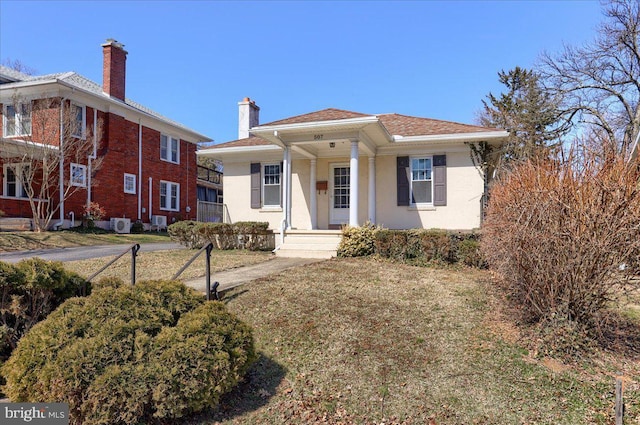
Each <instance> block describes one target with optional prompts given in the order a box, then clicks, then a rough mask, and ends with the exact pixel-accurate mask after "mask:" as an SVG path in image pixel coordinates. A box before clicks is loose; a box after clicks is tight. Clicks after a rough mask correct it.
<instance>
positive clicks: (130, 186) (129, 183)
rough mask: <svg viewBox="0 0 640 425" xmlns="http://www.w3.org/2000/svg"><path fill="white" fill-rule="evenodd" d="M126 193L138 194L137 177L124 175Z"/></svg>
mask: <svg viewBox="0 0 640 425" xmlns="http://www.w3.org/2000/svg"><path fill="white" fill-rule="evenodd" d="M124 193H130V194H132V195H135V194H136V175H135V174H129V173H124Z"/></svg>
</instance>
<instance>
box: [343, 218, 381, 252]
mask: <svg viewBox="0 0 640 425" xmlns="http://www.w3.org/2000/svg"><path fill="white" fill-rule="evenodd" d="M379 230H380V228H379V227H378V226H376V225H374V224H371V223H369V222H367V223H365V224H364V225H363V226H361V227H352V226H343V227H342V238H341V239H340V244H339V245H338V257H362V256H366V255H372V254H373V253H374V252H375V240H376V233H377V232H378V231H379Z"/></svg>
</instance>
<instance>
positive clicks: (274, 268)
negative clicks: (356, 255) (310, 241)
mask: <svg viewBox="0 0 640 425" xmlns="http://www.w3.org/2000/svg"><path fill="white" fill-rule="evenodd" d="M319 261H325V260H324V259H321V258H320V259H319V258H284V257H274V258H273V259H272V260H269V261H266V262H264V263H259V264H254V265H251V266H244V267H238V268H236V269H231V270H225V271H222V272H217V273H212V274H211V286H213V283H214V282H219V283H220V286H219V287H218V291H225V290H228V289H231V288H235V287H236V286H240V285H242V284H243V283H247V282H250V281H252V280H255V279H259V278H262V277H266V276H269V275H271V274H276V273H280V272H282V271H284V270H287V269H290V268H293V267H299V266H304V265H306V264H311V263H317V262H319ZM185 284H186V285H187V286H190V287H192V288H193V289H195V290H197V291H200V292H205V287H206V282H205V278H204V277H200V278H197V279H191V280H188V281H186V282H185Z"/></svg>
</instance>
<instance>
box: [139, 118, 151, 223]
mask: <svg viewBox="0 0 640 425" xmlns="http://www.w3.org/2000/svg"><path fill="white" fill-rule="evenodd" d="M149 211H151V206H149ZM138 220H142V119H141V118H139V119H138Z"/></svg>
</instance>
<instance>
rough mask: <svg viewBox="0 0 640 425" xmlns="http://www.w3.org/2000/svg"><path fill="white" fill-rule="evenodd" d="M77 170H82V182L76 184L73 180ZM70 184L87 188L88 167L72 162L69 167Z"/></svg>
mask: <svg viewBox="0 0 640 425" xmlns="http://www.w3.org/2000/svg"><path fill="white" fill-rule="evenodd" d="M76 168H77V169H80V170H82V182H76V181H74V180H73V171H74V169H76ZM69 184H71V186H77V187H87V166H86V165H82V164H76V163H75V162H72V163H71V164H70V165H69Z"/></svg>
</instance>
